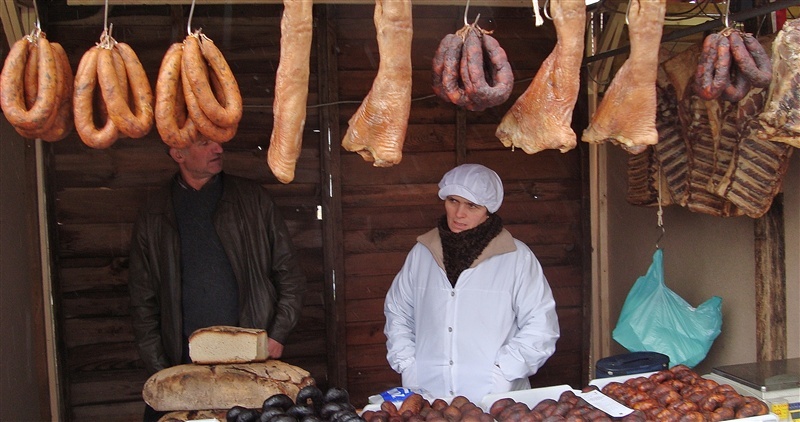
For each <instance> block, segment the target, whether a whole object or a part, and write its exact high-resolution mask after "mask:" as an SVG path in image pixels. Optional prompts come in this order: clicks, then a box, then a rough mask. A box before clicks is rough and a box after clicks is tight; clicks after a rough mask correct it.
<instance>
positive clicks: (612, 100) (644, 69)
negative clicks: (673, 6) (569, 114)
mask: <svg viewBox="0 0 800 422" xmlns="http://www.w3.org/2000/svg"><path fill="white" fill-rule="evenodd" d="M665 13H666V0H631V3H630V6H629V10H628V22H629V25H628V33H629V37H630V45H631V52H630V55H629V56H628V59H627V60H626V61H625V63H623V65H622V66H621V67H620V69H619V70H618V71H617V73H616V74H615V75H614V79H613V80H612V81H611V84H610V85H609V86H608V89H607V90H606V93H605V94H604V95H603V99H602V100H601V101H600V105H599V106H598V107H597V110H596V111H595V113H594V115H593V116H592V119H591V122H590V123H589V127H588V128H586V130H584V131H583V137H582V138H581V139H583V141H584V142H589V143H595V144H597V143H602V142H607V141H610V142H612V143H614V144H617V145H620V146H621V147H622V148H623V149H625V150H627V151H628V152H630V153H633V154H637V153H640V152H643V151H644V150H645V148H647V145H655V144H656V143H658V132H657V131H656V76H657V73H658V51H659V45H660V43H661V33H662V29H663V25H664V16H665Z"/></svg>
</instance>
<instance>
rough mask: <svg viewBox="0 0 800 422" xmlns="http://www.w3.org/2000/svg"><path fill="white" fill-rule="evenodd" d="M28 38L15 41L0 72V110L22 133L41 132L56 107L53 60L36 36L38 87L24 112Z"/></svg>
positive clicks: (50, 51) (40, 38)
mask: <svg viewBox="0 0 800 422" xmlns="http://www.w3.org/2000/svg"><path fill="white" fill-rule="evenodd" d="M28 42H33V41H29V38H28V37H24V38H22V39H20V40H19V41H17V42H15V43H14V45H13V46H12V47H11V50H10V51H9V52H8V56H7V57H6V61H5V64H4V65H3V71H2V73H0V93H2V95H0V107H2V109H3V113H4V114H5V116H6V119H7V120H8V122H9V123H11V124H12V125H13V126H15V127H17V128H19V129H23V130H38V129H41V128H42V127H43V126H44V125H45V123H46V122H47V120H48V118H50V117H51V115H52V113H53V110H54V109H55V108H56V107H57V104H56V102H57V98H56V91H57V86H56V85H57V80H56V78H54V77H53V76H54V75H55V59H54V58H53V50H52V49H51V48H50V43H49V42H48V41H47V39H46V38H45V37H44V34H40V36H39V37H38V41H36V43H37V50H38V52H37V53H38V54H37V55H38V57H37V60H38V63H37V72H38V77H37V80H38V85H37V94H36V101H35V103H34V104H33V105H32V106H31V108H30V109H28V108H27V107H26V106H25V99H24V98H23V96H24V92H23V91H24V88H23V83H24V82H23V75H24V73H25V67H26V66H25V63H26V58H27V56H28V54H27V53H28V45H27V44H28Z"/></svg>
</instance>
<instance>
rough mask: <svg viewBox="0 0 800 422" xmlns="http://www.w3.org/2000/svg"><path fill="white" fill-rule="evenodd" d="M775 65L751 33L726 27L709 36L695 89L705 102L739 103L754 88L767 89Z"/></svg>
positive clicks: (704, 42) (698, 65)
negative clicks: (719, 100)
mask: <svg viewBox="0 0 800 422" xmlns="http://www.w3.org/2000/svg"><path fill="white" fill-rule="evenodd" d="M771 80H772V63H771V61H770V58H769V55H768V54H767V52H766V51H765V50H764V47H763V46H762V45H761V43H760V42H758V39H756V37H754V36H753V35H752V34H748V33H745V32H742V31H740V30H738V29H735V28H726V29H724V30H722V31H721V32H719V33H716V34H710V35H708V36H707V37H706V38H705V40H704V41H703V51H702V53H701V55H700V60H699V62H698V64H697V72H696V73H695V85H694V90H695V92H696V93H697V95H698V96H700V98H702V99H704V100H708V101H710V100H714V99H717V98H720V99H722V100H725V101H729V102H732V103H735V102H738V101H739V100H741V99H742V98H744V96H745V95H746V94H747V92H748V91H750V89H751V88H754V87H756V88H766V87H768V86H769V83H770V81H771Z"/></svg>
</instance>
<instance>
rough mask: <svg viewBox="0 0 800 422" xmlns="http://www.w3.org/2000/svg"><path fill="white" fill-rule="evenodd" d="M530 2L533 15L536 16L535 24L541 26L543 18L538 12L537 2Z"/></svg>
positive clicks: (534, 0)
mask: <svg viewBox="0 0 800 422" xmlns="http://www.w3.org/2000/svg"><path fill="white" fill-rule="evenodd" d="M531 3H533V15H534V16H536V26H542V24H543V23H544V19H542V15H540V14H539V2H538V1H537V0H531Z"/></svg>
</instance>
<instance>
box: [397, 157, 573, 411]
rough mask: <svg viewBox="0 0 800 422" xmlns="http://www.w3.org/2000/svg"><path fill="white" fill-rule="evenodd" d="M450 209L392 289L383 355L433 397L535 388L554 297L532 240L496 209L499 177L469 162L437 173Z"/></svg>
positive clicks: (551, 339)
mask: <svg viewBox="0 0 800 422" xmlns="http://www.w3.org/2000/svg"><path fill="white" fill-rule="evenodd" d="M439 198H441V199H442V200H444V208H445V215H444V216H442V218H441V219H440V221H439V226H438V227H437V228H435V229H433V230H431V231H429V232H427V233H425V234H423V235H421V236H419V237H418V238H417V244H416V245H414V247H413V248H412V249H411V252H409V254H408V257H407V258H406V261H405V264H403V268H402V269H401V270H400V272H399V273H398V274H397V276H396V277H395V279H394V281H393V282H392V286H391V288H390V289H389V292H388V293H387V296H386V301H385V304H384V314H385V315H386V326H385V329H384V333H385V334H386V338H387V342H386V346H387V350H388V354H387V359H388V361H389V364H390V365H391V367H392V368H393V369H394V370H395V371H397V372H399V373H400V374H402V379H403V387H407V388H410V389H412V390H415V391H418V392H422V394H423V395H425V396H428V397H433V398H436V397H454V396H459V395H463V396H465V397H467V398H468V399H470V400H471V401H472V402H474V403H479V402H480V400H481V399H482V398H483V396H484V395H486V394H491V393H499V392H506V391H511V390H520V389H526V388H530V383H529V381H528V377H529V376H531V375H533V374H535V373H536V371H537V370H538V369H539V368H540V367H541V366H542V365H543V364H544V362H545V361H546V360H547V359H548V358H549V357H550V356H551V355H552V354H553V352H554V351H555V343H556V340H557V339H558V337H559V328H558V318H557V316H556V311H555V301H554V300H553V295H552V292H551V290H550V286H549V284H548V283H547V279H546V278H545V276H544V273H543V272H542V267H541V265H540V264H539V261H538V260H537V259H536V257H535V256H534V255H533V252H531V250H530V248H528V246H527V245H525V244H524V243H522V242H521V241H519V240H517V239H514V238H513V237H512V236H511V234H510V233H509V232H508V231H507V230H505V229H504V228H503V223H502V220H501V219H500V217H499V216H498V215H496V214H495V213H496V212H497V210H498V209H499V208H500V205H501V204H502V202H503V182H502V181H501V180H500V177H499V176H498V175H497V173H495V172H494V171H492V170H490V169H489V168H487V167H484V166H482V165H478V164H464V165H461V166H458V167H456V168H454V169H452V170H450V171H449V172H447V173H446V174H445V175H444V177H443V178H442V180H441V182H439Z"/></svg>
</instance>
